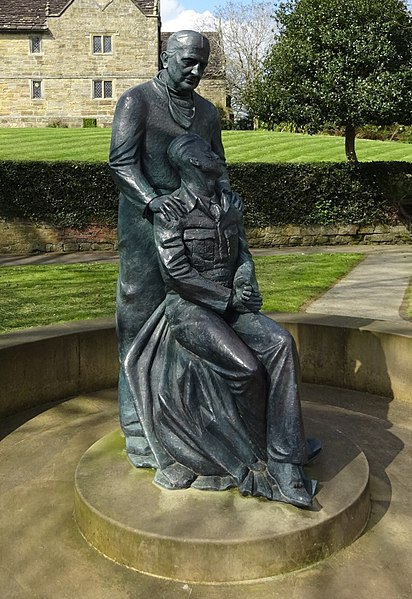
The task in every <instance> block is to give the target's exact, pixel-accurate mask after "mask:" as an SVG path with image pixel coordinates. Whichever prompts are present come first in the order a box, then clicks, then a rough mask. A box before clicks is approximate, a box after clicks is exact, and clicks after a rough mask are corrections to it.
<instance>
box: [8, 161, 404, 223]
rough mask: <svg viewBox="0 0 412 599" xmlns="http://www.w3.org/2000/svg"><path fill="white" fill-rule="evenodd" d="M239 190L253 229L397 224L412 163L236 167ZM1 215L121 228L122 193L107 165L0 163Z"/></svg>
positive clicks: (234, 178)
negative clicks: (119, 199)
mask: <svg viewBox="0 0 412 599" xmlns="http://www.w3.org/2000/svg"><path fill="white" fill-rule="evenodd" d="M229 173H230V178H231V183H232V186H233V189H235V190H236V191H238V192H239V193H240V194H241V195H242V196H243V198H244V200H245V206H246V215H245V217H246V224H247V225H249V226H256V227H258V226H269V225H279V224H280V225H281V224H329V223H345V224H350V223H363V224H374V223H376V224H377V223H379V224H384V223H388V224H393V223H396V222H398V218H399V216H398V213H399V203H400V200H401V199H402V198H405V197H406V198H409V197H411V195H410V194H411V186H412V178H411V177H408V175H411V174H412V164H411V163H405V162H404V163H402V162H380V163H379V162H375V163H359V164H355V165H352V164H347V163H325V164H287V163H275V164H267V163H233V164H229ZM0 188H1V189H2V193H1V194H0V216H1V217H3V218H22V219H28V220H31V221H33V222H40V223H41V222H43V223H44V222H45V223H49V224H54V225H59V226H72V227H77V228H82V227H85V226H87V225H88V224H92V223H97V224H99V223H101V224H108V225H114V224H115V223H116V218H117V196H118V193H117V190H116V188H115V185H114V182H113V181H112V178H111V176H110V172H109V168H108V166H107V165H106V164H93V163H80V162H60V163H57V162H52V163H48V162H11V161H3V162H0Z"/></svg>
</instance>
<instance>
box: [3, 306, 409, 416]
mask: <svg viewBox="0 0 412 599" xmlns="http://www.w3.org/2000/svg"><path fill="white" fill-rule="evenodd" d="M270 316H272V317H273V318H275V319H276V320H277V321H278V322H279V323H281V324H282V325H283V326H284V327H285V328H287V329H288V330H289V331H290V332H291V334H292V335H293V336H294V338H295V340H296V342H297V346H298V350H299V355H300V359H301V365H302V377H303V380H304V381H306V382H311V383H318V384H327V385H334V386H337V387H345V388H348V389H355V390H359V391H365V392H369V393H374V394H377V395H383V396H385V397H391V398H395V399H400V400H412V393H411V387H412V385H411V367H410V365H411V364H412V326H411V324H410V323H408V322H405V323H402V322H399V323H398V322H396V323H395V322H385V321H376V320H370V319H361V318H346V317H339V316H326V315H325V316H322V315H313V314H302V313H296V314H270ZM117 375H118V358H117V344H116V334H115V329H114V321H113V319H98V320H92V321H80V322H73V323H67V324H62V325H53V326H47V327H39V328H34V329H27V330H24V331H19V332H16V333H11V334H7V335H0V381H1V385H0V417H4V416H7V415H10V414H13V413H17V412H19V411H21V410H24V409H27V408H30V407H33V406H36V405H41V404H44V403H47V402H51V401H55V400H58V399H62V398H65V397H69V396H71V395H76V394H79V393H82V392H86V391H94V390H98V389H103V388H107V387H114V386H115V385H116V384H117Z"/></svg>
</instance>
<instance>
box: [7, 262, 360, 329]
mask: <svg viewBox="0 0 412 599" xmlns="http://www.w3.org/2000/svg"><path fill="white" fill-rule="evenodd" d="M362 257H363V256H362V255H361V254H313V255H309V256H304V255H301V254H299V255H298V254H293V255H287V256H270V257H257V258H255V263H256V272H257V277H258V280H259V284H260V287H261V292H262V295H263V298H264V305H263V310H266V311H286V312H293V311H298V310H299V309H300V308H301V306H303V305H304V304H306V303H307V302H308V301H309V300H310V299H314V298H316V297H318V296H319V295H321V294H322V293H323V292H324V291H326V290H327V289H328V288H329V287H330V286H331V285H333V283H334V281H335V280H336V279H338V278H340V277H341V276H342V275H344V274H345V273H346V272H348V271H349V270H350V269H351V268H352V267H353V266H354V265H355V264H357V263H358V262H359V261H360V260H361V259H362ZM117 272H118V267H117V264H111V263H104V264H99V263H97V264H96V263H90V264H70V265H61V266H56V265H49V266H11V267H1V268H0V332H2V333H5V332H9V331H13V330H16V329H20V328H27V327H33V326H41V325H47V324H53V323H57V322H68V321H71V320H82V319H89V318H99V317H105V316H113V314H114V310H115V293H116V279H117Z"/></svg>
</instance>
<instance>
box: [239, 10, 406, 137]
mask: <svg viewBox="0 0 412 599" xmlns="http://www.w3.org/2000/svg"><path fill="white" fill-rule="evenodd" d="M276 17H277V21H278V26H279V35H278V39H277V40H276V43H275V45H274V46H273V48H272V50H271V52H270V53H269V55H268V57H267V60H266V62H265V66H264V71H263V73H262V77H261V78H258V79H257V80H256V84H255V86H254V88H253V91H252V92H251V94H250V96H249V105H250V109H251V111H252V113H253V114H255V115H256V116H258V117H259V118H261V119H262V120H264V121H265V122H268V123H271V122H276V123H279V122H292V123H295V124H296V125H299V126H301V127H304V126H307V127H308V128H309V131H312V132H315V131H318V130H319V129H320V128H321V127H322V125H323V124H324V123H326V122H330V123H333V124H335V125H338V126H348V125H353V126H355V127H358V126H360V125H362V124H365V123H368V124H376V125H384V124H387V125H389V124H392V123H395V122H398V123H403V124H405V125H408V124H411V123H412V68H411V67H412V19H411V16H410V14H409V12H408V10H407V7H406V4H405V2H403V1H402V0H346V1H345V2H342V1H341V0H322V1H319V0H299V1H297V0H294V1H291V2H287V3H285V4H283V5H281V7H280V9H279V10H278V12H277V15H276Z"/></svg>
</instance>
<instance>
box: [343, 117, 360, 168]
mask: <svg viewBox="0 0 412 599" xmlns="http://www.w3.org/2000/svg"><path fill="white" fill-rule="evenodd" d="M355 137H356V128H355V127H354V125H346V127H345V153H346V158H347V160H349V162H358V157H357V156H356V152H355Z"/></svg>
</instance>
